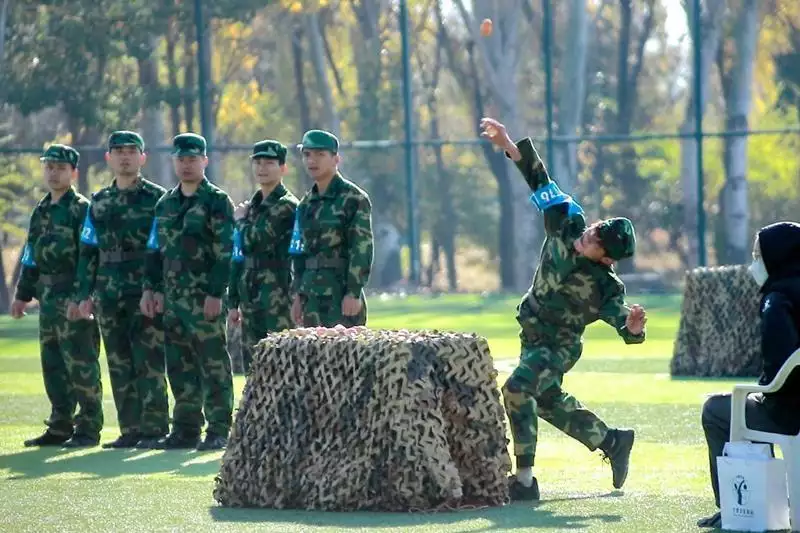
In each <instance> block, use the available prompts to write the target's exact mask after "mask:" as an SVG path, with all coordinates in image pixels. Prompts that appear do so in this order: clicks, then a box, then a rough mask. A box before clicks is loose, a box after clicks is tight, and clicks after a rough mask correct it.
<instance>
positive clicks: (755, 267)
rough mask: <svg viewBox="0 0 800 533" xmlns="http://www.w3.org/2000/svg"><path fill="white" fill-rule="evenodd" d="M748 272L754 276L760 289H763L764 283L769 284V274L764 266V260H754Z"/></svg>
mask: <svg viewBox="0 0 800 533" xmlns="http://www.w3.org/2000/svg"><path fill="white" fill-rule="evenodd" d="M747 270H749V271H750V275H751V276H753V279H754V280H756V283H758V286H759V287H762V286H763V285H764V283H766V282H767V278H768V277H769V274H768V273H767V267H766V266H765V265H764V260H763V259H761V258H760V257H759V258H758V259H753V262H752V263H750V266H749V267H747Z"/></svg>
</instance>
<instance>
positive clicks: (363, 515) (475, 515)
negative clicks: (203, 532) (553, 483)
mask: <svg viewBox="0 0 800 533" xmlns="http://www.w3.org/2000/svg"><path fill="white" fill-rule="evenodd" d="M621 494H622V493H621V492H616V491H615V492H611V493H608V494H600V495H583V496H575V497H566V498H555V499H552V500H544V501H541V502H538V503H524V502H519V503H514V504H511V505H507V506H503V507H491V508H487V509H475V510H464V511H449V512H430V513H426V512H419V513H380V512H372V511H360V512H324V511H305V510H294V509H254V508H228V507H212V508H211V509H210V510H209V513H210V514H211V517H212V519H213V520H215V521H218V522H250V523H256V522H264V523H272V524H273V525H274V524H275V523H276V522H284V523H286V524H304V525H306V526H328V527H339V528H342V529H347V528H365V529H372V528H375V529H378V528H386V527H414V526H424V525H432V524H438V525H443V526H444V525H453V524H458V523H459V522H464V521H468V520H475V519H482V520H486V521H489V522H491V524H490V525H487V526H486V527H484V528H483V529H476V530H471V531H494V530H503V531H507V530H514V529H519V530H523V531H525V530H528V529H530V528H543V529H558V530H564V529H587V528H589V527H591V526H592V525H593V523H597V522H602V523H607V524H613V523H617V522H620V521H621V520H622V516H621V515H618V514H587V515H572V514H559V513H556V512H553V511H550V510H548V509H547V507H548V505H550V504H554V503H561V502H565V501H573V500H584V499H597V498H610V497H617V496H620V495H621Z"/></svg>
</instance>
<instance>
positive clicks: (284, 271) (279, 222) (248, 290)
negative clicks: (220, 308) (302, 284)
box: [228, 183, 298, 308]
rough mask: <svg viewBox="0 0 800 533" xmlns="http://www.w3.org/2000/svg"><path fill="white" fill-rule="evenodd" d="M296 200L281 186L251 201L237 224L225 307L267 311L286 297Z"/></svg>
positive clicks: (288, 285)
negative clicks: (273, 303)
mask: <svg viewBox="0 0 800 533" xmlns="http://www.w3.org/2000/svg"><path fill="white" fill-rule="evenodd" d="M297 203H298V200H297V197H296V196H295V195H293V194H292V193H291V192H290V191H289V190H288V189H287V188H286V187H285V186H284V185H283V184H282V183H281V184H278V186H277V187H275V190H273V191H272V192H271V193H270V194H269V196H267V197H266V198H264V195H263V193H262V192H261V191H258V192H256V193H255V194H254V195H253V197H252V198H250V206H249V207H248V209H247V214H246V215H245V217H244V218H242V219H241V220H239V221H237V222H236V230H235V232H234V244H233V265H232V266H231V277H230V283H229V284H228V306H229V307H230V308H235V307H238V306H239V305H240V304H241V305H242V306H243V307H253V308H267V307H270V306H271V305H272V300H273V299H275V298H279V299H287V300H288V298H289V291H290V288H291V261H290V257H289V240H290V238H291V236H292V225H293V224H294V216H295V211H296V209H297Z"/></svg>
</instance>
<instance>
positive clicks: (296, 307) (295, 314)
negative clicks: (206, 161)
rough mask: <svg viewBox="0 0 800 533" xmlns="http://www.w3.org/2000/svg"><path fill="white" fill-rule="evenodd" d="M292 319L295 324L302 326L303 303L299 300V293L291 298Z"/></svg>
mask: <svg viewBox="0 0 800 533" xmlns="http://www.w3.org/2000/svg"><path fill="white" fill-rule="evenodd" d="M292 320H293V321H294V323H295V325H297V326H300V327H302V326H303V304H302V302H300V296H299V295H296V296H295V297H294V299H293V300H292Z"/></svg>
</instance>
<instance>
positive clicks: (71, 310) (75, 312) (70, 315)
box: [67, 302, 81, 321]
mask: <svg viewBox="0 0 800 533" xmlns="http://www.w3.org/2000/svg"><path fill="white" fill-rule="evenodd" d="M80 318H81V312H80V309H78V304H76V303H75V302H70V303H69V304H67V320H69V321H73V320H79V319H80Z"/></svg>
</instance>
